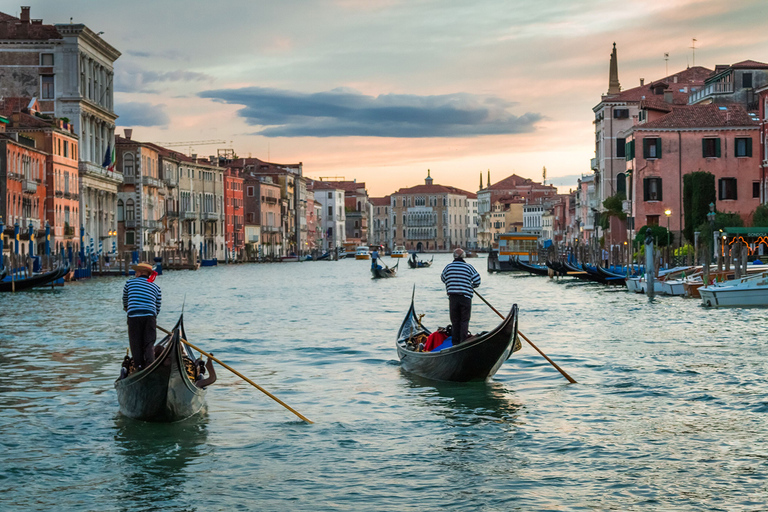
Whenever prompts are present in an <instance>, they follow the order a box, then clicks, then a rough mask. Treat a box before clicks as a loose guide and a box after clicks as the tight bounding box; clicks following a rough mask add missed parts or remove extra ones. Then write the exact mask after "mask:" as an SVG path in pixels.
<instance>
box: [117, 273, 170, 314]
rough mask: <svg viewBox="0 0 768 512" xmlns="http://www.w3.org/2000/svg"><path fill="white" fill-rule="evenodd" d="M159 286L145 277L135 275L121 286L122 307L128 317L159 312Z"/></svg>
mask: <svg viewBox="0 0 768 512" xmlns="http://www.w3.org/2000/svg"><path fill="white" fill-rule="evenodd" d="M160 300H161V293H160V287H159V286H157V285H156V284H155V283H150V282H149V281H148V280H147V278H146V277H144V276H141V277H135V278H133V279H130V280H129V281H128V282H127V283H125V287H124V288H123V308H124V309H127V310H128V317H129V318H133V317H137V316H157V315H159V314H160Z"/></svg>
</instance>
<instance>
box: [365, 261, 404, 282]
mask: <svg viewBox="0 0 768 512" xmlns="http://www.w3.org/2000/svg"><path fill="white" fill-rule="evenodd" d="M398 265H400V262H399V261H398V262H397V264H396V265H395V266H394V267H389V268H377V267H371V273H372V274H373V278H374V279H383V278H386V277H395V276H397V266H398Z"/></svg>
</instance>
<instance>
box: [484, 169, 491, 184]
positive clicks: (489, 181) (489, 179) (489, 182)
mask: <svg viewBox="0 0 768 512" xmlns="http://www.w3.org/2000/svg"><path fill="white" fill-rule="evenodd" d="M485 186H486V187H490V186H491V170H490V169H488V181H487V182H486V183H485Z"/></svg>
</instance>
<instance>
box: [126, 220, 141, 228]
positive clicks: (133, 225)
mask: <svg viewBox="0 0 768 512" xmlns="http://www.w3.org/2000/svg"><path fill="white" fill-rule="evenodd" d="M123 225H124V226H125V229H135V228H136V227H137V226H138V225H139V223H138V222H137V221H136V219H125V220H124V221H123Z"/></svg>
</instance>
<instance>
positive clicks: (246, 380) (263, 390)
mask: <svg viewBox="0 0 768 512" xmlns="http://www.w3.org/2000/svg"><path fill="white" fill-rule="evenodd" d="M157 328H158V329H160V330H161V331H163V332H164V333H166V334H169V335H170V334H173V333H171V331H169V330H167V329H163V328H162V327H160V326H159V325H158V326H157ZM179 339H180V340H181V341H182V343H184V344H185V345H187V346H189V347H191V348H193V349H195V350H197V351H198V352H200V353H201V354H203V355H205V356H206V357H209V358H211V359H213V360H214V361H216V362H217V363H219V364H220V365H221V366H223V367H224V368H226V369H227V370H229V371H231V372H232V373H234V374H235V375H237V376H238V377H240V378H241V379H243V380H244V381H245V382H247V383H248V384H250V385H251V386H253V387H255V388H256V389H258V390H259V391H261V392H262V393H264V394H265V395H267V396H268V397H269V398H271V399H272V400H274V401H275V402H277V403H279V404H280V405H282V406H283V407H285V408H286V409H288V410H289V411H291V412H292V413H293V414H295V415H296V416H298V417H299V418H301V419H302V420H304V421H306V422H307V423H313V422H312V421H310V420H309V419H307V418H306V417H304V416H302V415H301V414H300V413H299V412H298V411H296V410H295V409H293V408H292V407H291V406H289V405H288V404H286V403H285V402H283V401H282V400H280V399H279V398H277V397H276V396H275V395H273V394H272V393H270V392H269V391H267V390H266V389H264V388H262V387H261V386H259V385H258V384H256V383H255V382H253V381H252V380H251V379H249V378H248V377H246V376H245V375H243V374H242V373H240V372H238V371H237V370H235V369H234V368H232V367H230V366H228V365H226V364H224V363H222V362H221V361H220V360H218V359H216V358H215V357H213V356H212V355H211V354H209V353H208V352H205V351H204V350H201V349H199V348H197V347H196V346H194V345H193V344H191V343H190V342H188V341H187V340H185V339H184V338H181V337H179Z"/></svg>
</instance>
